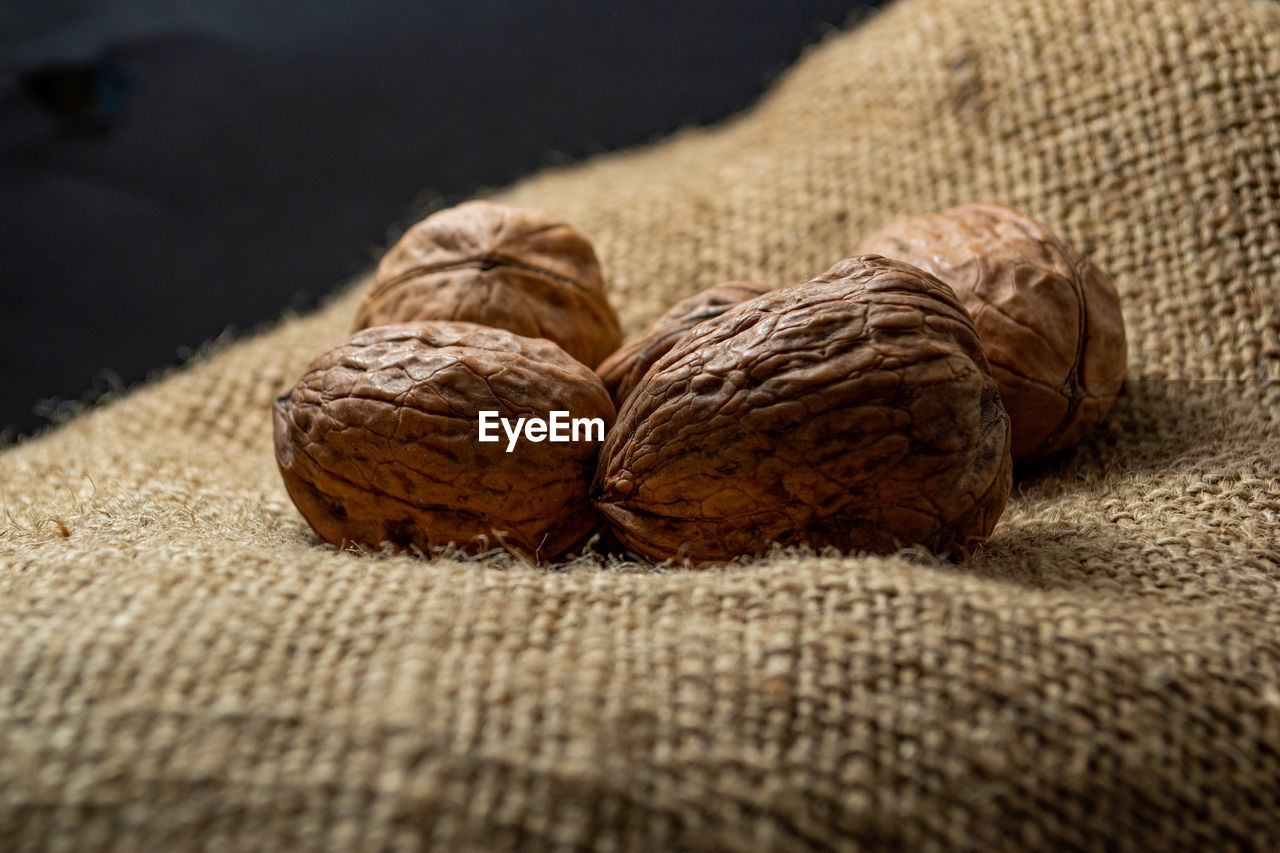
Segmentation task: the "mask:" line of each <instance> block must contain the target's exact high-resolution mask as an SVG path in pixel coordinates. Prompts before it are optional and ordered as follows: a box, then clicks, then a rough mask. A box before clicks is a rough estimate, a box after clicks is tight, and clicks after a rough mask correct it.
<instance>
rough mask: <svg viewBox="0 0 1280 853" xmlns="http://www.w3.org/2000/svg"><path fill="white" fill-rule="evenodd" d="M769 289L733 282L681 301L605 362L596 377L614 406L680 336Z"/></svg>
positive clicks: (759, 285) (748, 283)
mask: <svg viewBox="0 0 1280 853" xmlns="http://www.w3.org/2000/svg"><path fill="white" fill-rule="evenodd" d="M768 291H769V288H767V287H765V286H764V285H762V284H753V283H750V282H745V281H731V282H726V283H725V284H717V285H716V286H715V287H709V288H707V289H706V290H703V291H701V292H699V293H695V294H694V295H693V296H690V297H689V298H688V299H682V300H680V301H679V302H677V303H676V304H675V305H673V306H671V308H670V309H669V310H668V311H667V313H665V314H663V315H662V316H661V317H659V318H658V319H657V320H656V321H654V324H653V325H652V326H650V327H649V331H647V332H645V333H644V334H643V335H641V336H640V337H638V338H636V339H635V340H634V341H631V342H630V343H627V344H624V345H623V346H622V348H621V349H619V350H618V351H617V352H615V353H614V354H613V355H611V356H609V357H608V358H606V359H605V360H604V361H603V362H601V363H600V366H599V367H597V368H596V374H597V375H598V376H599V377H600V379H601V380H602V381H603V382H604V387H605V388H607V389H609V396H610V397H612V398H613V403H614V405H615V406H618V407H621V406H622V403H623V401H624V400H626V399H627V396H628V395H630V394H631V391H632V389H633V388H635V387H636V383H637V382H639V381H640V380H641V379H642V378H643V377H644V375H645V374H646V373H648V372H649V368H650V367H653V365H654V363H655V362H656V361H657V360H658V359H660V358H662V357H663V356H664V355H666V353H667V350H669V349H671V347H672V346H674V345H675V342H676V341H677V340H679V338H680V336H681V335H683V334H684V333H685V332H687V331H689V330H690V329H692V328H693V327H694V326H696V325H698V324H699V323H701V322H702V321H703V320H709V319H711V318H712V317H719V316H720V315H721V314H723V313H724V312H725V311H727V310H729V309H730V308H732V307H733V306H735V305H737V304H738V303H739V302H745V301H746V300H748V299H754V298H755V297H757V296H759V295H760V294H762V293H767V292H768Z"/></svg>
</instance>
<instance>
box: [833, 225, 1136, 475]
mask: <svg viewBox="0 0 1280 853" xmlns="http://www.w3.org/2000/svg"><path fill="white" fill-rule="evenodd" d="M858 251H860V252H874V253H876V254H880V255H886V256H888V257H892V258H898V259H900V260H904V261H906V262H907V263H910V264H915V265H916V266H918V267H920V268H921V269H923V270H926V271H928V272H931V273H933V274H934V275H936V276H937V277H938V278H940V279H942V280H943V281H945V282H946V283H947V284H949V285H951V287H952V288H953V289H954V290H955V292H956V295H957V296H959V297H960V301H961V302H962V303H963V304H964V307H965V308H967V309H968V310H969V313H970V314H972V315H973V324H974V327H975V328H976V329H977V330H978V337H980V338H981V339H982V346H983V349H984V351H985V352H986V355H987V361H988V363H989V364H990V365H991V374H992V375H993V376H994V377H995V378H996V382H997V383H998V384H999V386H1000V397H1001V400H1002V401H1003V403H1004V407H1005V409H1006V410H1007V411H1008V412H1009V420H1010V421H1011V423H1012V429H1013V458H1014V459H1015V460H1020V461H1021V460H1030V459H1036V458H1038V457H1041V456H1047V455H1048V454H1050V453H1054V452H1056V451H1058V450H1062V449H1063V448H1066V447H1070V446H1071V445H1073V444H1075V443H1076V442H1078V441H1080V439H1081V438H1083V437H1084V436H1085V434H1086V433H1087V432H1088V431H1089V430H1090V429H1092V428H1093V427H1094V426H1095V425H1096V424H1098V423H1099V422H1101V421H1102V419H1103V418H1105V417H1106V415H1107V412H1108V411H1110V410H1111V404H1112V403H1113V402H1114V401H1115V398H1116V394H1118V393H1119V392H1120V386H1121V384H1122V383H1123V381H1124V370H1125V359H1126V349H1125V335H1124V317H1123V316H1122V315H1121V313H1120V298H1119V296H1118V295H1117V293H1116V288H1115V284H1113V283H1112V281H1111V277H1110V276H1108V275H1107V274H1106V273H1105V272H1103V271H1102V270H1100V269H1098V268H1097V267H1095V266H1094V265H1093V264H1091V263H1089V261H1088V260H1087V259H1086V258H1084V257H1082V256H1081V255H1079V254H1077V253H1076V252H1075V251H1074V250H1073V249H1071V247H1069V246H1067V245H1066V244H1064V243H1063V242H1062V241H1061V240H1059V239H1058V238H1057V237H1055V236H1054V235H1053V234H1051V233H1049V231H1048V229H1046V228H1045V227H1044V226H1043V225H1041V224H1040V223H1039V222H1037V221H1036V220H1034V219H1032V218H1031V217H1029V216H1026V215H1024V214H1022V213H1019V212H1018V211H1016V210H1010V209H1009V208H1007V207H1000V206H998V205H994V204H966V205H962V206H960V207H953V208H951V209H950V210H944V211H942V212H941V213H933V214H928V215H926V216H916V217H912V218H910V219H903V220H901V221H899V222H895V223H893V224H892V225H889V226H888V227H886V228H884V229H882V230H880V231H878V232H877V233H875V234H873V235H872V236H870V237H868V238H867V239H865V240H863V241H862V243H861V245H860V246H859V247H858Z"/></svg>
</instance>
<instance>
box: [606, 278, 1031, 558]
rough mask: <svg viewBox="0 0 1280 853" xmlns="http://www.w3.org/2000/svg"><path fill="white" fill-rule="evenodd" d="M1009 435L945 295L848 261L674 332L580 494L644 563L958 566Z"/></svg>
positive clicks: (1005, 456) (992, 492)
mask: <svg viewBox="0 0 1280 853" xmlns="http://www.w3.org/2000/svg"><path fill="white" fill-rule="evenodd" d="M1008 423H1009V421H1008V416H1007V415H1006V414H1005V412H1004V409H1003V408H1001V406H1000V399H999V395H998V394H997V392H996V384H995V381H994V380H993V379H992V378H991V375H990V374H989V373H988V371H987V364H986V360H985V359H984V358H983V355H982V348H981V345H980V344H979V342H978V337H977V335H976V334H975V332H974V330H973V324H972V321H971V320H970V318H969V315H968V314H967V313H966V312H965V310H964V309H963V308H962V307H961V306H960V303H959V302H958V301H957V300H956V298H955V295H954V294H953V293H952V292H951V289H950V288H949V287H947V286H946V285H945V284H943V283H942V282H940V281H938V280H937V279H935V278H934V277H933V276H931V275H929V274H928V273H924V272H921V271H920V270H918V269H916V268H915V267H912V266H910V265H908V264H904V263H900V262H898V261H891V260H887V259H885V258H880V257H876V256H869V257H862V258H851V259H848V260H845V261H841V262H840V263H839V264H836V265H835V266H834V267H832V268H831V269H830V270H828V271H827V272H826V273H825V274H824V275H822V276H820V277H818V278H816V279H814V280H813V281H811V282H809V283H807V284H801V285H796V286H793V287H787V288H783V289H780V290H775V291H773V292H771V293H768V294H765V295H764V296H759V297H756V298H755V299H751V300H749V301H747V302H743V303H742V304H741V305H738V306H736V307H734V308H731V309H729V310H728V311H726V312H725V313H723V314H721V315H720V316H719V317H715V318H713V319H710V320H706V321H704V322H702V323H700V324H699V325H698V326H697V327H695V328H693V329H691V330H690V331H689V332H688V333H687V334H686V335H685V336H684V337H683V338H681V339H680V341H679V342H678V343H676V345H675V346H673V347H672V348H671V350H670V351H669V352H668V353H667V354H666V355H665V356H663V357H662V358H661V359H660V360H659V361H658V363H657V364H655V365H654V366H653V369H652V370H650V371H649V373H648V374H646V375H645V377H644V378H643V379H642V380H641V381H640V384H639V385H637V386H636V389H635V390H634V391H633V392H632V394H631V396H630V397H629V398H627V402H626V403H625V404H624V405H623V407H622V410H621V412H619V414H618V423H617V425H616V426H615V427H614V429H613V430H612V431H611V432H610V433H609V435H608V436H607V437H606V438H605V443H604V446H603V447H602V448H601V451H600V465H599V467H598V468H597V470H596V477H595V481H594V483H593V484H592V498H593V499H594V500H595V502H596V505H597V506H598V507H600V509H601V511H602V512H603V513H604V515H605V517H606V518H607V519H608V521H609V522H610V524H611V525H612V526H613V528H614V530H615V531H616V532H617V535H618V538H619V539H621V540H622V542H623V543H624V544H625V545H626V546H627V547H629V548H631V549H632V550H634V551H637V552H639V553H642V554H645V555H647V556H649V557H653V558H655V559H665V558H670V557H674V558H682V557H686V558H688V559H690V560H693V561H695V562H696V561H704V560H723V559H729V558H733V557H737V556H740V555H748V554H758V553H761V552H763V551H765V550H766V549H767V548H768V547H769V546H770V544H771V543H774V542H777V543H780V544H782V545H792V544H803V545H809V546H811V547H814V548H822V547H835V548H838V549H840V550H842V551H854V550H857V551H874V552H890V551H894V550H896V549H898V548H901V547H904V546H910V545H917V544H918V545H923V546H925V547H927V548H929V549H931V550H933V551H934V552H936V553H939V554H946V555H961V554H964V553H967V552H968V551H970V550H972V549H973V548H974V547H976V546H977V545H978V544H979V543H980V542H982V541H983V539H985V538H986V537H987V535H988V534H990V532H991V529H992V527H993V526H994V525H995V523H996V520H997V519H998V518H999V516H1000V513H1001V512H1002V511H1003V509H1004V504H1005V500H1006V498H1007V497H1008V494H1009V489H1010V486H1011V474H1010V470H1011V464H1012V463H1011V461H1010V457H1009V430H1008Z"/></svg>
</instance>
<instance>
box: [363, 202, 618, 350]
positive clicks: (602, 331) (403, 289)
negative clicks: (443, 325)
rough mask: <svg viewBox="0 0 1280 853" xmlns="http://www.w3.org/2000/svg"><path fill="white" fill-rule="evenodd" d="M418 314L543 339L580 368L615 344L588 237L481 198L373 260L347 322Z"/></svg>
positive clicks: (614, 321)
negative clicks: (372, 271)
mask: <svg viewBox="0 0 1280 853" xmlns="http://www.w3.org/2000/svg"><path fill="white" fill-rule="evenodd" d="M419 320H463V321H466V322H471V323H479V324H481V325H484V326H492V327H494V328H495V329H506V330H507V331H509V332H515V333H516V334H517V335H524V336H525V337H530V338H547V339H548V340H551V341H555V342H556V343H557V344H559V345H560V346H561V347H563V348H564V350H565V352H567V353H569V355H571V356H573V357H574V358H576V359H577V360H578V361H580V362H582V363H583V364H585V365H587V366H588V367H595V366H596V365H597V364H599V363H600V362H601V361H603V360H604V358H605V357H606V356H607V355H609V353H611V352H613V351H614V350H616V349H617V348H618V345H619V344H621V343H622V331H621V328H620V327H619V325H618V317H617V315H616V314H614V312H613V308H612V307H611V306H610V305H609V302H608V300H607V299H606V298H605V293H604V281H603V279H602V278H601V275H600V264H599V263H598V262H597V261H596V254H595V251H594V250H593V249H592V248H591V244H590V243H588V242H587V240H586V238H584V237H583V236H582V235H581V234H579V233H578V232H577V231H575V230H573V229H572V228H570V227H569V226H568V225H566V224H565V223H564V222H561V221H560V220H559V219H558V218H557V217H555V216H554V215H552V214H550V213H546V212H544V211H541V210H532V209H527V208H516V207H508V206H506V205H500V204H492V203H490V202H487V201H471V202H467V203H465V204H460V205H458V206H457V207H451V208H449V209H448V210H442V211H440V212H439V213H436V214H433V215H432V216H428V217H427V218H426V219H424V220H422V221H421V222H419V223H417V224H416V225H414V226H413V227H412V228H410V229H409V230H408V231H407V232H406V233H405V235H404V236H403V237H402V238H401V239H400V242H398V243H397V244H396V245H395V246H393V247H392V248H391V250H390V251H389V252H387V254H386V255H385V256H384V257H383V259H382V262H381V263H380V264H378V271H377V273H376V275H375V276H374V283H373V289H372V290H371V291H370V292H369V295H368V296H366V297H365V299H364V302H363V303H361V305H360V307H359V309H358V310H357V311H356V321H355V329H356V331H359V330H360V329H366V328H370V327H372V326H381V325H384V324H389V323H408V322H414V321H419Z"/></svg>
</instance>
